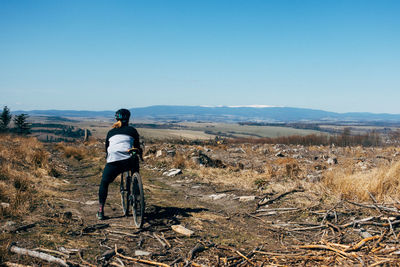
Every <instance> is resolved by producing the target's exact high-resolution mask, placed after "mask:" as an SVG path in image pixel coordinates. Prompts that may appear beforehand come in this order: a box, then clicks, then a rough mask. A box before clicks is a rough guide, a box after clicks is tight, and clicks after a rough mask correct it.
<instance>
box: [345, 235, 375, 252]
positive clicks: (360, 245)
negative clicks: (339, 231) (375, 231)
mask: <svg viewBox="0 0 400 267" xmlns="http://www.w3.org/2000/svg"><path fill="white" fill-rule="evenodd" d="M379 238H380V236H379V235H375V236H371V237H367V238H364V239H363V240H361V241H360V242H358V243H357V244H356V245H355V246H353V247H351V248H348V249H345V250H344V251H345V252H349V251H356V250H359V249H360V248H361V247H362V246H364V245H365V244H366V243H367V242H369V241H372V240H375V239H379Z"/></svg>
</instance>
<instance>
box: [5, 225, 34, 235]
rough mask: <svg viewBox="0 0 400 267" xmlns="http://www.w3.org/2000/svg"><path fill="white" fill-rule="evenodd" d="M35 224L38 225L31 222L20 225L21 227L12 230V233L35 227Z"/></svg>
mask: <svg viewBox="0 0 400 267" xmlns="http://www.w3.org/2000/svg"><path fill="white" fill-rule="evenodd" d="M35 226H36V223H30V224H26V225H22V226H20V227H18V228H16V229H14V230H12V231H10V233H18V232H21V231H25V230H28V229H29V228H33V227H35Z"/></svg>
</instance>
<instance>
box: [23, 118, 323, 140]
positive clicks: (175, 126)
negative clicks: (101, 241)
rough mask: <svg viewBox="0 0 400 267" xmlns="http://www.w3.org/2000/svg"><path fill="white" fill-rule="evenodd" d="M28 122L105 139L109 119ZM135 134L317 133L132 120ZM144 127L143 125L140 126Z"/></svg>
mask: <svg viewBox="0 0 400 267" xmlns="http://www.w3.org/2000/svg"><path fill="white" fill-rule="evenodd" d="M31 121H34V122H40V123H59V124H64V125H71V126H74V127H76V128H80V129H89V130H90V132H91V134H92V135H93V137H95V138H105V136H106V134H107V132H108V131H109V130H110V128H111V125H112V123H113V121H112V120H111V119H109V118H95V119H93V118H80V119H79V120H78V119H76V118H66V120H62V119H61V120H60V119H58V120H57V118H53V119H50V120H49V119H48V118H46V117H32V118H31ZM133 124H134V125H135V124H136V125H137V126H135V127H136V128H137V130H138V131H139V133H140V134H141V135H142V136H143V137H144V138H148V139H181V138H184V139H191V140H195V139H199V140H207V139H213V138H215V137H216V136H224V137H244V138H257V137H271V138H273V137H279V136H290V135H308V134H318V133H320V132H319V131H314V130H304V129H295V128H290V127H276V126H249V125H239V124H237V123H205V122H197V123H195V122H174V123H170V122H154V121H133ZM143 126H144V127H143Z"/></svg>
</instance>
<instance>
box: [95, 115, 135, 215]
mask: <svg viewBox="0 0 400 267" xmlns="http://www.w3.org/2000/svg"><path fill="white" fill-rule="evenodd" d="M130 116H131V113H130V112H129V110H127V109H119V110H118V111H117V112H116V113H115V119H116V120H117V122H116V123H114V125H113V129H111V130H110V131H109V132H108V133H107V137H106V153H107V164H106V166H105V167H104V170H103V176H102V179H101V183H100V188H99V204H100V207H99V211H98V212H97V219H99V220H104V219H105V216H104V204H105V203H106V199H107V194H108V186H109V184H110V183H112V182H113V181H114V180H115V178H116V177H117V176H118V174H120V173H122V172H124V171H128V170H132V169H133V170H134V171H139V161H138V158H137V157H136V156H133V155H132V153H131V151H132V150H134V151H135V152H137V153H138V154H139V156H140V157H141V155H142V149H141V148H140V143H139V134H138V132H137V131H136V129H135V128H133V127H132V126H129V118H130Z"/></svg>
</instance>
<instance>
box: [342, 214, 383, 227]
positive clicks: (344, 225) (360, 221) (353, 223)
mask: <svg viewBox="0 0 400 267" xmlns="http://www.w3.org/2000/svg"><path fill="white" fill-rule="evenodd" d="M379 217H380V216H378V217H375V216H371V217H367V218H364V219H360V220H355V221H352V222H350V223H346V224H342V225H339V227H341V228H346V227H349V226H352V225H355V224H360V223H364V222H368V221H371V220H373V219H376V218H379Z"/></svg>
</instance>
